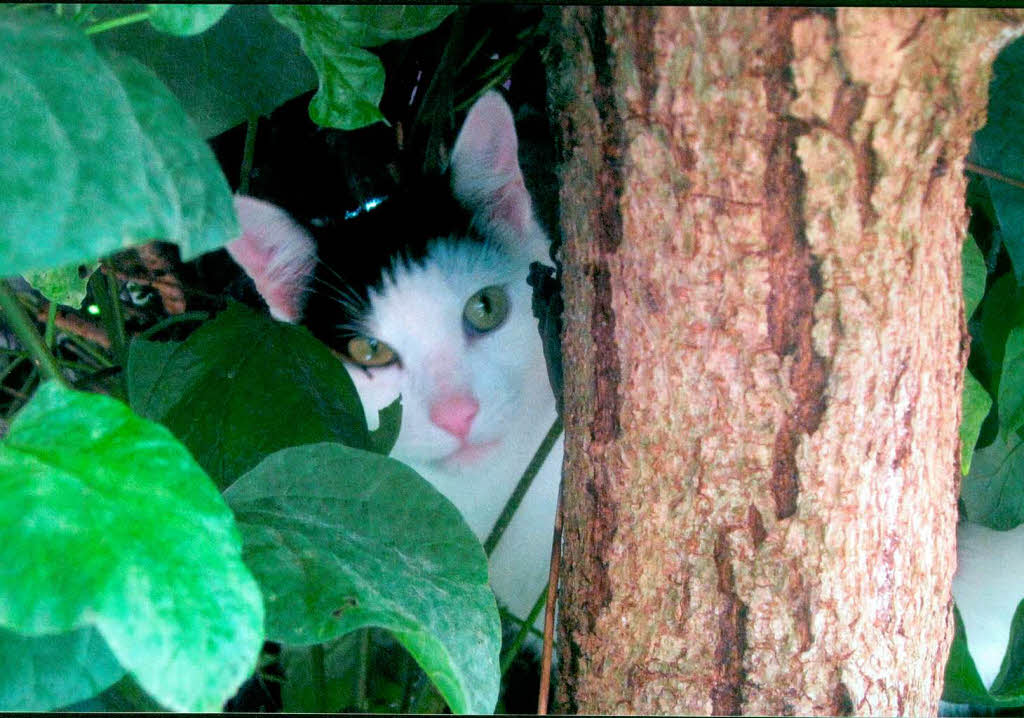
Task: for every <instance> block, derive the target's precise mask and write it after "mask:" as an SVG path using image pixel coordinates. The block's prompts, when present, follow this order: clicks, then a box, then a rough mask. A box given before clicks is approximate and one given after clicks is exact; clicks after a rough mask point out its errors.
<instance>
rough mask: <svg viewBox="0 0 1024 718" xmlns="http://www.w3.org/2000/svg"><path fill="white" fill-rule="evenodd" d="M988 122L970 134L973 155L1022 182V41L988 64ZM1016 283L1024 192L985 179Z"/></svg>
mask: <svg viewBox="0 0 1024 718" xmlns="http://www.w3.org/2000/svg"><path fill="white" fill-rule="evenodd" d="M988 98H989V104H988V122H987V123H986V125H985V126H984V127H983V128H982V129H981V130H979V131H978V132H977V134H975V136H974V153H973V154H974V155H975V156H976V157H977V159H978V161H979V162H980V163H981V164H982V165H984V166H985V167H987V168H989V169H992V170H995V171H996V172H999V173H1001V174H1003V175H1006V176H1009V177H1012V178H1015V179H1017V180H1022V181H1024V176H1022V172H1021V168H1022V167H1024V145H1022V144H1021V141H1020V138H1021V137H1022V136H1024V41H1022V40H1017V41H1015V42H1013V43H1011V44H1010V45H1008V46H1007V47H1006V48H1004V49H1003V51H1002V52H1000V53H999V56H998V57H997V58H996V60H995V62H994V63H993V65H992V81H991V82H990V84H989V92H988ZM985 182H986V184H987V185H988V188H989V192H990V194H991V196H992V204H993V206H994V207H995V210H996V216H997V217H998V218H999V226H1000V228H1001V229H1002V232H1003V239H1004V242H1005V244H1006V250H1007V252H1008V253H1009V255H1010V259H1011V260H1012V262H1013V269H1014V273H1015V274H1016V276H1017V281H1018V282H1024V190H1022V189H1020V188H1019V187H1015V186H1014V185H1012V184H1008V183H1006V182H1003V181H1001V180H998V179H994V178H992V177H985Z"/></svg>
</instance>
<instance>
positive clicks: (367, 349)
mask: <svg viewBox="0 0 1024 718" xmlns="http://www.w3.org/2000/svg"><path fill="white" fill-rule="evenodd" d="M345 353H346V354H348V358H349V359H351V360H352V361H354V362H355V363H356V364H359V365H360V366H364V367H382V366H388V365H389V364H394V363H395V362H396V361H398V355H397V354H395V350H394V349H392V348H391V347H389V346H388V345H387V344H385V343H384V342H382V341H380V340H379V339H374V338H373V337H353V338H352V339H349V340H348V344H346V345H345Z"/></svg>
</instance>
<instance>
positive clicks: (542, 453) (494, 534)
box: [484, 417, 562, 556]
mask: <svg viewBox="0 0 1024 718" xmlns="http://www.w3.org/2000/svg"><path fill="white" fill-rule="evenodd" d="M561 433H562V419H561V417H555V420H554V422H552V424H551V428H550V429H548V433H547V434H545V435H544V439H543V440H542V441H541V442H540V446H538V447H537V451H536V452H535V453H534V455H533V458H532V459H530V463H529V464H528V465H527V467H526V471H524V472H523V475H522V477H521V478H520V479H519V483H518V484H516V488H515V490H514V491H513V492H512V495H511V496H509V497H508V501H506V502H505V508H504V510H503V511H502V512H501V515H500V516H499V517H498V520H497V521H495V522H494V528H492V529H491V533H490V534H488V536H487V540H486V541H484V552H485V553H486V554H487V555H488V556H490V555H491V553H493V551H494V549H495V547H496V546H497V545H498V542H499V541H501V536H502V534H504V533H505V529H506V528H508V525H509V523H511V521H512V517H513V515H515V512H516V509H518V508H519V504H521V503H522V502H523V497H524V496H526V492H527V491H529V490H530V484H532V483H533V479H534V477H535V476H537V472H538V471H540V467H541V466H543V465H544V460H545V459H546V458H548V454H550V453H551V447H553V446H554V445H555V441H557V440H558V437H559V435H560V434H561Z"/></svg>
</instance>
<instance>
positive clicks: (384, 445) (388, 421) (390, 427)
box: [369, 396, 402, 456]
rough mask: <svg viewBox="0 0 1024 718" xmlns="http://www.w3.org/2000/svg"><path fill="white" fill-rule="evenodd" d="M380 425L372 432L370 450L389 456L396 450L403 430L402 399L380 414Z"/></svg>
mask: <svg viewBox="0 0 1024 718" xmlns="http://www.w3.org/2000/svg"><path fill="white" fill-rule="evenodd" d="M378 416H380V425H379V426H378V427H377V428H376V429H374V430H373V431H371V432H370V446H369V448H370V450H371V451H376V452H377V453H378V454H384V456H387V455H388V454H390V453H391V450H392V449H393V448H395V442H396V441H398V432H399V430H400V429H401V428H402V397H401V396H399V397H398V398H397V399H395V400H394V401H393V402H391V403H390V404H388V405H387V406H385V407H384V408H383V409H382V410H381V411H380V412H378Z"/></svg>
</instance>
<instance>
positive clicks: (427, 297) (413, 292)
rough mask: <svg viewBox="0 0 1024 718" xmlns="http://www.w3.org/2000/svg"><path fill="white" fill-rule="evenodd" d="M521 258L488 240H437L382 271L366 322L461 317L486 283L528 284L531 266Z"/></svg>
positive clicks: (380, 327) (371, 325)
mask: <svg viewBox="0 0 1024 718" xmlns="http://www.w3.org/2000/svg"><path fill="white" fill-rule="evenodd" d="M520 264H521V262H516V261H515V260H514V259H513V258H512V257H509V256H508V255H507V254H506V253H505V252H504V251H503V250H502V249H501V248H500V247H498V246H497V245H494V244H491V243H488V242H465V241H460V239H459V238H457V237H447V238H441V239H438V240H435V241H433V242H431V243H430V244H429V245H428V246H427V249H426V253H425V255H424V256H423V257H422V258H419V259H415V260H410V259H408V258H402V257H399V258H396V259H395V260H394V261H393V262H392V264H391V266H389V267H388V268H387V269H386V270H385V271H384V272H383V273H382V276H381V280H380V282H379V283H378V284H376V285H375V286H372V287H370V289H369V291H368V293H367V299H368V307H367V312H366V314H365V316H364V317H363V323H364V324H365V325H366V327H367V328H368V329H372V330H373V331H375V332H378V333H387V332H388V330H392V331H393V330H395V329H397V328H398V327H397V325H401V324H410V323H411V324H421V323H422V322H423V321H425V320H426V321H428V322H430V321H433V322H434V323H435V324H440V323H442V322H445V323H451V322H450V321H448V320H453V321H455V322H459V321H461V316H462V309H463V307H464V305H465V303H466V301H467V300H468V299H469V298H470V297H471V296H472V295H474V294H476V292H478V291H480V290H481V289H483V288H484V287H489V286H495V285H498V286H507V285H512V284H513V283H514V282H515V281H516V280H517V279H521V280H523V281H524V284H525V276H526V275H525V271H526V270H525V267H523V266H519V265H520ZM520 275H521V276H520ZM413 317H415V319H413Z"/></svg>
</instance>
